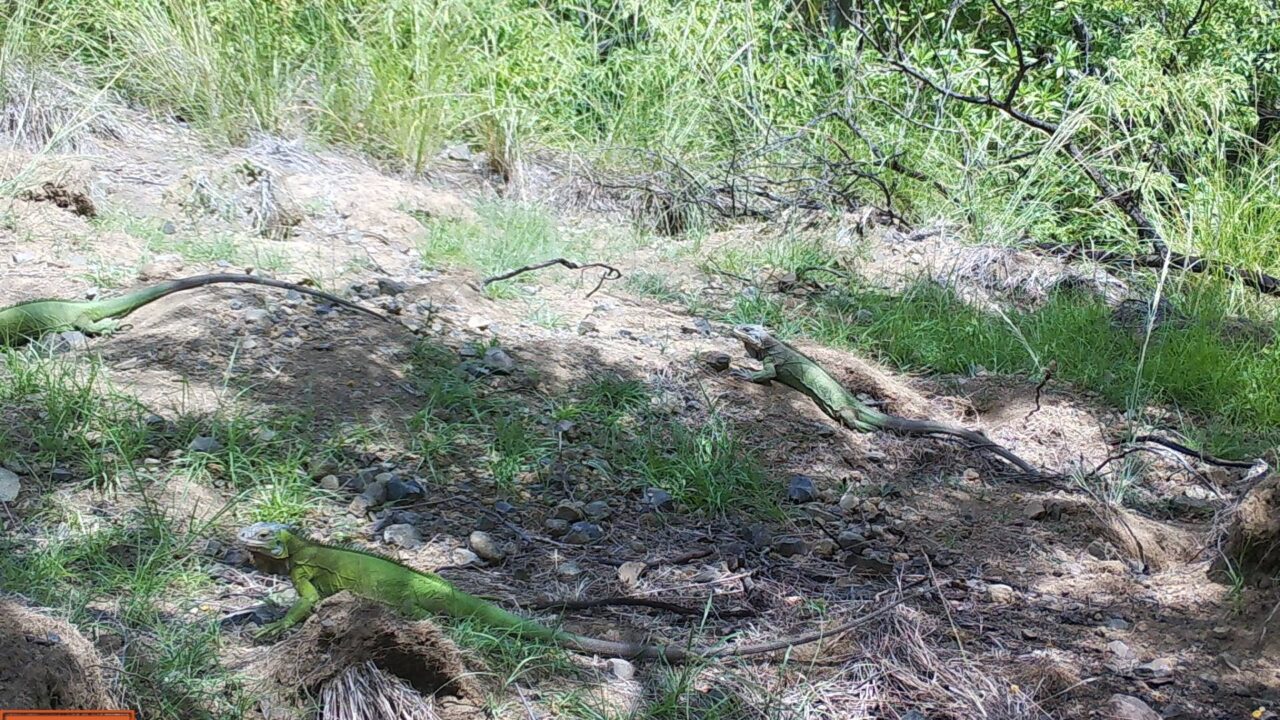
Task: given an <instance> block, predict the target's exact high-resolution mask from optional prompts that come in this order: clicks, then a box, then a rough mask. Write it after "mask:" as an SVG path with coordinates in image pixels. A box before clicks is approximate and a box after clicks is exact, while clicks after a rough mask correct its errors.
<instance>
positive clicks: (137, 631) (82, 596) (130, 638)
mask: <svg viewBox="0 0 1280 720" xmlns="http://www.w3.org/2000/svg"><path fill="white" fill-rule="evenodd" d="M131 520H132V522H133V523H134V524H132V525H130V526H127V527H120V526H116V527H110V528H107V529H104V530H101V531H96V532H77V533H71V534H69V535H64V536H62V537H59V538H56V539H53V540H51V541H50V542H47V543H43V542H42V543H35V542H31V539H30V538H27V539H25V540H24V539H20V538H18V537H14V536H6V539H4V540H0V546H3V547H4V552H3V554H2V556H0V587H3V588H7V589H9V590H12V591H19V592H21V593H22V595H23V596H25V597H26V598H28V599H29V600H30V601H32V602H34V603H36V604H37V605H41V606H45V607H55V608H60V609H61V610H62V611H63V612H64V613H66V615H67V617H68V619H69V620H70V621H71V622H72V623H74V624H76V625H78V626H80V627H81V628H82V629H89V628H96V629H97V631H98V632H100V633H103V634H105V635H107V636H113V635H114V636H116V637H119V638H120V639H121V640H122V641H125V642H127V643H128V651H127V652H125V653H124V654H123V658H124V668H123V669H124V672H123V673H122V674H121V679H122V682H123V691H124V693H125V695H126V697H127V698H128V699H129V704H130V706H131V707H137V708H141V709H144V710H145V711H146V712H147V714H148V716H149V717H155V718H209V719H213V718H218V719H219V720H227V719H230V718H236V717H241V716H242V715H243V714H244V713H245V712H246V711H247V710H248V708H249V707H250V705H251V704H252V702H253V700H252V698H251V697H249V696H247V695H245V694H243V692H242V691H241V689H240V687H239V683H238V681H237V680H236V679H235V678H234V677H233V676H232V673H231V672H230V671H228V670H226V669H225V668H224V667H223V666H222V664H221V662H220V657H219V649H220V646H221V630H220V628H219V626H218V622H217V618H216V617H212V616H209V615H208V614H205V613H203V612H201V611H197V612H196V613H194V614H192V613H190V612H189V611H190V610H191V609H192V608H194V607H197V606H198V600H197V598H198V597H199V596H202V595H204V596H207V595H208V593H209V578H208V575H207V573H206V572H205V570H204V568H203V567H202V562H201V560H200V557H199V555H198V554H197V552H196V547H197V543H199V542H200V537H199V535H198V534H197V533H195V532H189V533H176V532H175V531H174V530H173V529H172V528H170V527H169V526H167V525H166V524H164V521H163V520H162V519H161V518H158V517H156V516H152V515H148V514H146V513H145V511H144V512H143V514H142V515H140V516H137V517H134V518H132V519H131ZM90 603H94V605H93V606H92V607H90V606H89V604H90Z"/></svg>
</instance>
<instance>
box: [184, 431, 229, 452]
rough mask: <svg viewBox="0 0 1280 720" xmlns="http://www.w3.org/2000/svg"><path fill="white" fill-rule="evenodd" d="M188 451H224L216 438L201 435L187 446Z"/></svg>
mask: <svg viewBox="0 0 1280 720" xmlns="http://www.w3.org/2000/svg"><path fill="white" fill-rule="evenodd" d="M187 449H188V450H190V451H191V452H202V453H212V452H218V451H219V450H221V449H222V443H220V442H218V440H217V439H216V438H212V437H209V436H207V435H201V436H199V437H197V438H195V439H194V440H192V441H191V442H190V443H188V444H187Z"/></svg>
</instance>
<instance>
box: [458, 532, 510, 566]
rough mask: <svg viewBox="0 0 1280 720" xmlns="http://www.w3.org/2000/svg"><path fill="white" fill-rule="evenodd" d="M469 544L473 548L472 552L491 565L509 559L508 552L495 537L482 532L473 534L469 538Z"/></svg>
mask: <svg viewBox="0 0 1280 720" xmlns="http://www.w3.org/2000/svg"><path fill="white" fill-rule="evenodd" d="M467 544H468V545H470V546H471V550H472V552H474V553H475V554H476V555H479V556H480V557H481V558H483V559H485V560H487V561H489V562H491V563H500V562H502V561H503V560H504V559H505V558H506V557H507V553H506V551H505V550H503V549H502V546H501V545H500V544H498V542H497V541H496V540H494V539H493V536H492V535H490V534H489V533H487V532H484V531H482V530H476V531H474V532H472V533H471V536H470V537H468V538H467Z"/></svg>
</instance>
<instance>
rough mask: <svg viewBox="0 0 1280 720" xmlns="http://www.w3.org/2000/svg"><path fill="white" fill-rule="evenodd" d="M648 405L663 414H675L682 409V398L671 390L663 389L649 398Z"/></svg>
mask: <svg viewBox="0 0 1280 720" xmlns="http://www.w3.org/2000/svg"><path fill="white" fill-rule="evenodd" d="M649 407H651V408H653V409H654V411H656V412H658V413H661V414H663V415H675V414H677V413H679V412H680V411H681V410H684V398H682V397H680V393H678V392H675V391H673V390H663V391H662V392H660V393H658V394H657V395H654V396H653V397H651V398H649Z"/></svg>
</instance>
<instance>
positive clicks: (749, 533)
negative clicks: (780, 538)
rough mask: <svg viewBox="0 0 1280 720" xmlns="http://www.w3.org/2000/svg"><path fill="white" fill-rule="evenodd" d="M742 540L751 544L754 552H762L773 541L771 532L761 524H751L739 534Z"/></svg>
mask: <svg viewBox="0 0 1280 720" xmlns="http://www.w3.org/2000/svg"><path fill="white" fill-rule="evenodd" d="M741 535H742V539H743V540H746V541H747V542H748V543H751V547H753V548H755V549H756V550H763V549H765V548H766V547H768V546H769V543H770V542H771V541H772V540H773V531H771V530H769V528H768V527H766V526H765V525H764V524H763V523H751V524H750V525H748V526H747V527H746V528H745V529H744V530H742V532H741Z"/></svg>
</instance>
